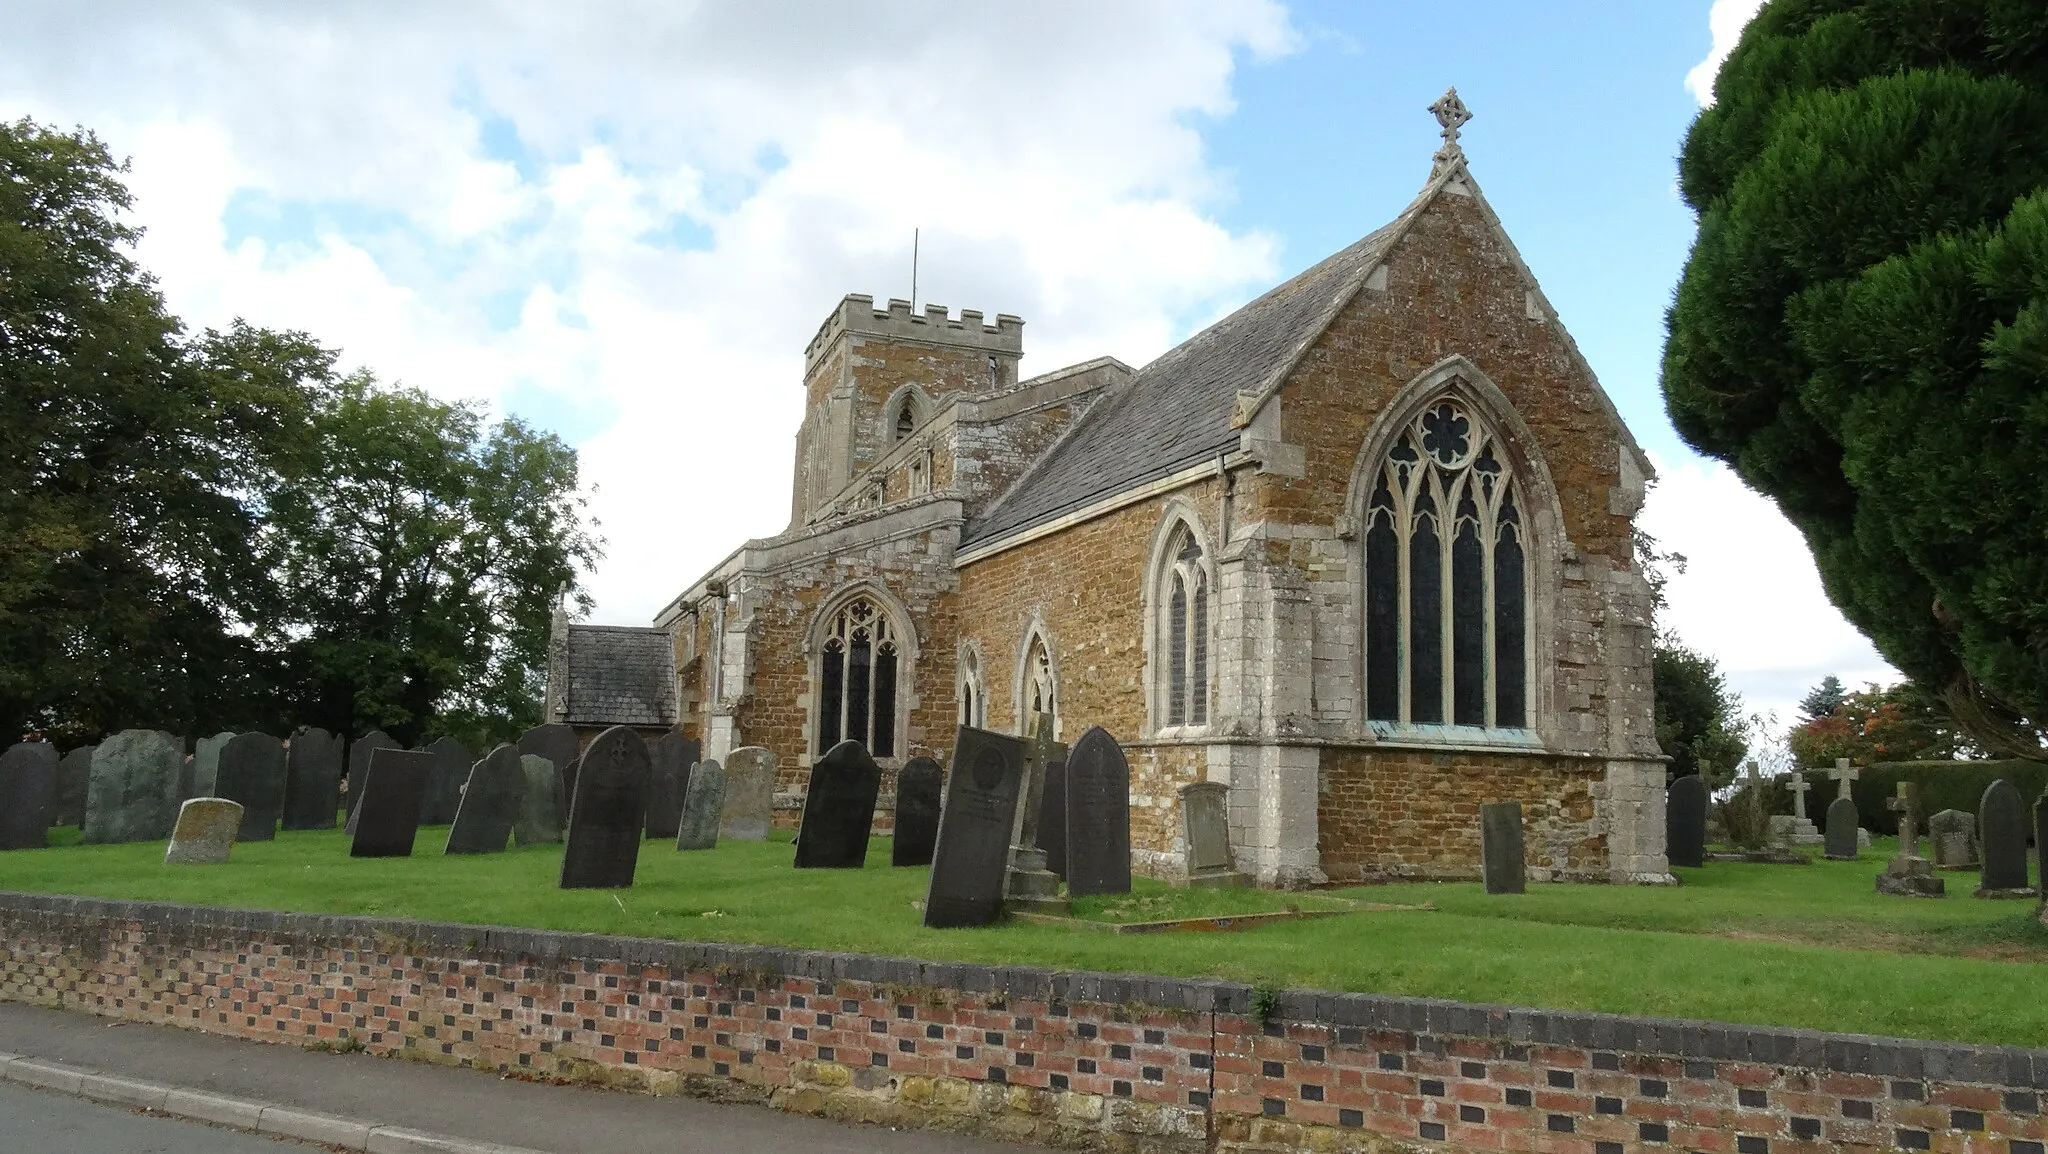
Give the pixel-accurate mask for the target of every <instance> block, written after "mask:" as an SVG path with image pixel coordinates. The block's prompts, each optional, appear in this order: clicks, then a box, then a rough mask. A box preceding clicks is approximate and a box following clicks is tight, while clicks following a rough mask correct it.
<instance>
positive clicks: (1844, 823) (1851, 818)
mask: <svg viewBox="0 0 2048 1154" xmlns="http://www.w3.org/2000/svg"><path fill="white" fill-rule="evenodd" d="M1827 820H1828V831H1827V844H1826V845H1825V846H1824V847H1823V848H1822V850H1821V853H1822V854H1823V855H1824V856H1825V857H1826V858H1827V859H1828V860H1829V861H1855V860H1856V857H1857V853H1858V851H1860V850H1861V849H1862V848H1863V843H1862V837H1861V835H1862V833H1863V831H1862V830H1861V829H1858V828H1857V826H1856V823H1857V822H1858V821H1860V820H1861V817H1860V815H1859V814H1858V813H1857V812H1856V803H1855V802H1854V801H1852V800H1850V799H1849V798H1846V797H1838V798H1836V799H1835V800H1833V801H1831V802H1829V803H1828V819H1827Z"/></svg>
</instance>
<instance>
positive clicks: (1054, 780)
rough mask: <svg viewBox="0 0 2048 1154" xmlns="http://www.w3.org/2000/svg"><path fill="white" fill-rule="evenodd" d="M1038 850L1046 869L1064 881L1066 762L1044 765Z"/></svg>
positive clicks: (1050, 760) (1051, 761) (1054, 760)
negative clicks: (1040, 852)
mask: <svg viewBox="0 0 2048 1154" xmlns="http://www.w3.org/2000/svg"><path fill="white" fill-rule="evenodd" d="M1038 848H1039V849H1040V850H1041V851H1043V852H1044V854H1045V868H1046V870H1047V871H1049V872H1050V873H1052V875H1053V876H1055V877H1057V878H1059V879H1060V880H1061V881H1065V880H1066V877H1067V759H1066V758H1065V757H1048V758H1047V759H1046V762H1045V792H1044V794H1043V795H1042V796H1040V798H1039V799H1038Z"/></svg>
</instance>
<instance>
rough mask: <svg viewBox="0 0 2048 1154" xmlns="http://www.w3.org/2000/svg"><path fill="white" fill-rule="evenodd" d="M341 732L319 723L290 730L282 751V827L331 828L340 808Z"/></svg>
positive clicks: (343, 754) (342, 755)
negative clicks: (330, 730) (284, 748)
mask: <svg viewBox="0 0 2048 1154" xmlns="http://www.w3.org/2000/svg"><path fill="white" fill-rule="evenodd" d="M345 755H346V751H345V750H344V749H343V748H342V744H341V736H340V735H339V734H333V733H329V732H327V731H326V730H324V729H320V728H318V727H313V728H302V729H299V730H297V731H295V732H294V733H293V734H292V742H291V746H290V748H288V749H287V750H286V751H285V786H284V828H286V829H333V828H334V825H335V815H336V814H337V813H338V812H339V811H340V809H341V762H342V758H343V757H344V756H345Z"/></svg>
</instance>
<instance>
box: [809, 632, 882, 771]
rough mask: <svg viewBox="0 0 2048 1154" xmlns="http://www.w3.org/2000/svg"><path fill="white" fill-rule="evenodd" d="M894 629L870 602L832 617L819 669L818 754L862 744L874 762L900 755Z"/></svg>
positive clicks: (822, 649)
mask: <svg viewBox="0 0 2048 1154" xmlns="http://www.w3.org/2000/svg"><path fill="white" fill-rule="evenodd" d="M897 653H898V650H897V645H896V631H895V627H894V626H893V625H891V623H890V621H889V617H888V615H887V614H886V613H884V612H882V609H881V607H880V606H879V605H877V604H876V603H875V602H874V601H873V600H872V599H871V598H868V597H865V596H863V597H855V598H853V599H852V600H850V601H848V602H847V603H846V604H845V605H844V606H842V607H840V609H839V611H838V613H836V614H834V615H833V618H832V621H831V626H830V628H829V629H828V630H827V631H826V634H825V643H824V645H823V646H822V648H821V654H820V664H819V669H818V713H817V718H818V752H819V753H824V752H825V751H826V750H828V749H831V748H832V747H833V746H835V745H838V744H839V743H840V742H842V741H858V742H860V743H861V744H862V745H864V746H866V747H867V750H868V752H869V753H871V754H873V755H874V756H876V757H894V756H896V674H897V668H896V665H897Z"/></svg>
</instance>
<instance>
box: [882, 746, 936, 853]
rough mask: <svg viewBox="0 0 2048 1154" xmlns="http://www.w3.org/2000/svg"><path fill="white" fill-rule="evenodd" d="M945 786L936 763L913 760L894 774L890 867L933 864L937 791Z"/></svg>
mask: <svg viewBox="0 0 2048 1154" xmlns="http://www.w3.org/2000/svg"><path fill="white" fill-rule="evenodd" d="M943 785H944V780H943V776H942V775H941V774H940V772H939V763H938V762H936V761H933V760H932V759H931V758H929V757H913V758H911V759H910V761H909V762H908V763H906V764H905V765H904V767H903V768H902V769H901V770H898V771H897V773H896V834H895V836H894V837H893V838H891V839H890V845H889V864H890V865H892V866H922V865H930V864H932V847H933V846H935V845H937V844H938V840H939V801H940V797H939V791H940V789H941V788H942V787H943Z"/></svg>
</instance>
